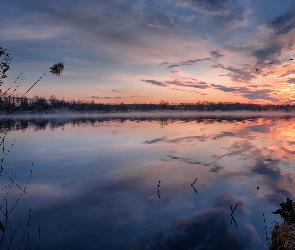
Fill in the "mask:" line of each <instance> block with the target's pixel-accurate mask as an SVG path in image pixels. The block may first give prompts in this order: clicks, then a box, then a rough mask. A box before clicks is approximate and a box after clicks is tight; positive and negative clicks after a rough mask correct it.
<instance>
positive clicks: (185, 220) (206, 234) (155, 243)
mask: <svg viewBox="0 0 295 250" xmlns="http://www.w3.org/2000/svg"><path fill="white" fill-rule="evenodd" d="M222 197H223V198H218V199H217V200H216V202H215V204H212V205H211V206H210V207H212V208H208V209H204V210H203V211H200V212H198V213H196V214H193V215H190V216H183V217H180V218H178V219H176V220H175V221H171V223H169V232H168V231H167V230H166V232H160V231H159V232H157V230H156V232H155V233H154V234H153V235H151V237H149V239H148V241H145V242H142V243H141V244H140V245H138V246H137V248H136V249H156V250H158V249H183V250H189V249H220V250H223V249H227V250H233V249H241V250H243V249H252V248H253V246H257V245H259V243H258V244H257V232H256V230H255V229H254V228H253V227H252V230H249V229H248V228H249V224H247V227H246V228H245V229H246V230H243V233H244V235H243V236H241V235H240V234H239V233H238V231H237V230H233V228H232V227H231V226H230V223H229V221H228V220H229V218H230V217H229V216H230V214H229V212H228V210H229V208H228V206H229V204H239V211H242V214H244V213H245V211H246V208H245V205H246V204H245V201H244V200H242V199H241V198H239V197H236V196H233V195H231V194H228V193H223V194H222ZM239 226H240V227H242V228H243V229H244V225H243V224H242V225H239ZM159 229H160V228H159ZM161 231H162V230H161ZM253 234H254V235H255V236H256V237H250V235H251V236H252V235H253ZM258 239H259V236H258ZM259 247H262V246H259Z"/></svg>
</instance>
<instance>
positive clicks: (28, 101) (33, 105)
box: [0, 94, 295, 114]
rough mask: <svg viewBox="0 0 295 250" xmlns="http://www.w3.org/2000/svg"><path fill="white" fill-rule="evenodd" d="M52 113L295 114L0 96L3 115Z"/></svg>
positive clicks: (250, 107)
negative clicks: (218, 112)
mask: <svg viewBox="0 0 295 250" xmlns="http://www.w3.org/2000/svg"><path fill="white" fill-rule="evenodd" d="M54 110H68V111H96V112H106V113H110V112H131V111H163V110H166V111H287V112H292V111H295V105H286V104H281V105H279V104H255V103H239V102H236V103H230V102H196V103H179V104H170V103H168V102H166V101H161V102H160V103H158V104H155V103H149V104H146V103H135V104H125V103H114V104H111V103H108V104H104V103H96V102H94V101H91V102H89V101H81V100H71V101H65V100H64V99H57V98H56V97H55V96H51V97H50V98H49V99H45V98H44V97H38V96H34V97H33V98H27V97H26V96H21V97H19V96H13V95H7V94H2V95H1V97H0V111H2V112H5V113H9V114H11V113H17V112H49V111H54Z"/></svg>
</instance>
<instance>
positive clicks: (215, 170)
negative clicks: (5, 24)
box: [0, 115, 295, 250]
mask: <svg viewBox="0 0 295 250" xmlns="http://www.w3.org/2000/svg"><path fill="white" fill-rule="evenodd" d="M2 126H4V128H5V129H7V130H4V132H3V133H2V135H1V138H3V136H4V135H5V133H6V132H5V131H7V133H6V135H5V139H4V143H2V144H1V148H0V149H1V154H2V157H3V160H2V161H3V162H2V171H1V176H0V179H1V200H2V207H1V212H2V213H1V216H0V219H1V223H2V224H3V225H7V227H6V230H5V233H3V232H1V231H0V234H1V235H2V236H1V237H2V239H1V244H2V247H3V249H8V248H9V247H10V249H19V247H20V246H21V247H20V249H25V247H26V246H30V249H46V250H47V249H50V250H51V249H107V250H112V249H227V250H228V249H235V250H236V249H268V241H269V240H268V239H267V237H270V236H271V234H270V228H271V226H272V224H273V222H274V220H276V221H279V222H281V219H280V217H279V216H278V215H273V214H271V212H272V211H275V210H276V209H277V208H279V203H281V202H283V201H285V200H286V198H287V197H289V198H291V199H294V197H295V186H294V178H295V171H294V166H295V161H294V154H295V133H294V131H295V118H294V117H292V116H279V117H276V116H268V117H262V118H261V117H258V116H249V115H245V116H222V115H219V116H218V117H217V116H208V115H206V116H201V117H191V116H189V115H188V116H181V117H180V116H173V117H169V115H166V116H163V117H161V115H158V116H154V117H152V116H151V117H149V116H148V115H143V116H141V117H140V116H139V117H128V116H127V117H120V116H119V115H117V116H115V117H111V116H106V117H87V116H83V117H67V118H65V117H63V118H62V117H56V118H52V117H49V118H46V116H40V117H38V116H37V117H27V118H25V117H20V118H17V117H15V118H6V120H5V122H4V123H3V122H2ZM1 140H2V139H1ZM3 145H4V147H3ZM2 147H3V148H2ZM31 171H32V173H31ZM6 198H7V199H6ZM3 234H4V236H3Z"/></svg>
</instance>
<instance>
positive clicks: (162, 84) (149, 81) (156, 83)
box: [141, 80, 167, 87]
mask: <svg viewBox="0 0 295 250" xmlns="http://www.w3.org/2000/svg"><path fill="white" fill-rule="evenodd" d="M141 81H143V82H146V83H150V84H153V85H157V86H161V87H166V86H167V84H165V83H162V82H158V81H156V80H141Z"/></svg>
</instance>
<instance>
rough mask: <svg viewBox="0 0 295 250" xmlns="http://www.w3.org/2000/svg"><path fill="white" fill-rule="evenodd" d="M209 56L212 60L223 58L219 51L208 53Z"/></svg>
mask: <svg viewBox="0 0 295 250" xmlns="http://www.w3.org/2000/svg"><path fill="white" fill-rule="evenodd" d="M210 55H211V56H212V57H213V58H214V59H219V58H220V57H223V56H224V55H222V54H221V53H220V51H219V50H211V51H210Z"/></svg>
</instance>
